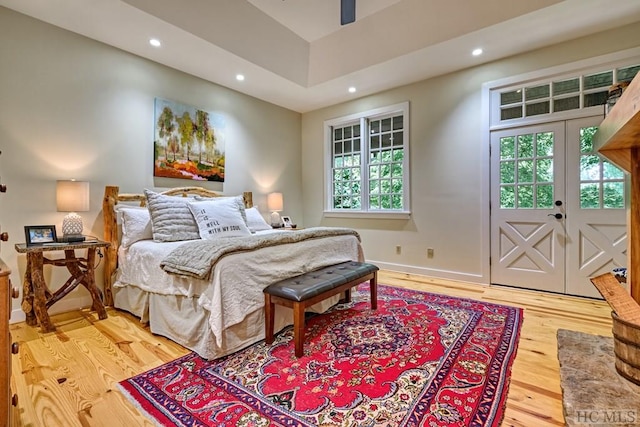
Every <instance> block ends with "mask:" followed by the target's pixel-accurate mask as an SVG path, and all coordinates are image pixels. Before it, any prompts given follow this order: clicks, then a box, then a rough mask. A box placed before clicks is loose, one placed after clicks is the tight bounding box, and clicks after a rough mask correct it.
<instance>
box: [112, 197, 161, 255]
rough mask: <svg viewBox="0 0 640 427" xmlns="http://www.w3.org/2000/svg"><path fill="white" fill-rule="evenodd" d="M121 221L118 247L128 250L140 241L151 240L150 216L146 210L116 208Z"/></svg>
mask: <svg viewBox="0 0 640 427" xmlns="http://www.w3.org/2000/svg"><path fill="white" fill-rule="evenodd" d="M116 209H117V211H118V213H119V214H120V218H121V219H122V237H121V238H120V245H121V246H123V247H125V248H128V247H129V246H131V245H132V244H134V243H135V242H138V241H140V240H151V239H153V231H152V229H151V215H150V214H149V210H148V209H146V208H142V209H141V208H135V207H124V206H123V207H117V208H116Z"/></svg>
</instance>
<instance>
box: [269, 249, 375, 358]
mask: <svg viewBox="0 0 640 427" xmlns="http://www.w3.org/2000/svg"><path fill="white" fill-rule="evenodd" d="M378 270H379V269H378V267H377V266H375V265H373V264H368V263H365V262H355V261H348V262H343V263H341V264H336V265H330V266H328V267H323V268H320V269H318V270H314V271H310V272H308V273H305V274H301V275H300V276H295V277H292V278H289V279H284V280H281V281H279V282H276V283H273V284H271V285H269V286H267V287H266V288H265V289H264V310H265V313H264V314H265V342H266V343H267V344H271V343H273V322H274V309H275V307H274V304H279V305H283V306H285V307H289V308H292V309H293V338H294V342H295V351H296V357H300V356H302V354H303V346H304V311H305V309H306V308H307V307H310V306H312V305H313V304H316V303H318V302H320V301H322V300H325V299H327V298H329V297H332V296H334V295H337V294H339V293H341V292H345V299H346V301H347V302H348V301H351V288H352V287H354V286H356V285H358V284H360V283H362V282H364V281H367V280H368V281H369V289H370V295H371V308H372V309H373V310H375V309H376V308H377V307H378Z"/></svg>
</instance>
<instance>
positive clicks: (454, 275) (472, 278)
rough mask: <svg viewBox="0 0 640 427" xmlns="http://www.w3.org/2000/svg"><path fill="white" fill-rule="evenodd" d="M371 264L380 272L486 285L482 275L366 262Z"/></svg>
mask: <svg viewBox="0 0 640 427" xmlns="http://www.w3.org/2000/svg"><path fill="white" fill-rule="evenodd" d="M367 262H370V263H371V264H375V265H377V266H378V267H380V269H381V270H390V271H397V272H400V273H407V274H420V275H422V276H429V277H437V278H440V279H448V280H458V281H461V282H471V283H477V284H479V285H488V284H489V283H488V282H486V281H485V280H484V279H483V277H482V274H471V273H460V272H457V271H448V270H438V269H435V268H427V267H416V266H413V265H405V264H394V263H389V262H382V261H374V260H367Z"/></svg>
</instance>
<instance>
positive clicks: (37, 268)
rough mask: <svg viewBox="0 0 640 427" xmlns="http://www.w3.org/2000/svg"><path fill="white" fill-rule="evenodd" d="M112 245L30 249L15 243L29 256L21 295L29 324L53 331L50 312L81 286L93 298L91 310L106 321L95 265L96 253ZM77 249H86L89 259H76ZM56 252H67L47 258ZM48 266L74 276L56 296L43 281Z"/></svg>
mask: <svg viewBox="0 0 640 427" xmlns="http://www.w3.org/2000/svg"><path fill="white" fill-rule="evenodd" d="M109 245H110V243H109V242H104V241H101V240H91V241H85V242H77V243H47V244H44V245H34V246H27V245H26V244H25V243H18V244H16V245H15V248H16V251H18V252H19V253H25V254H27V269H26V271H25V273H24V284H23V292H22V310H23V311H24V312H25V314H26V322H27V325H30V326H36V325H38V323H39V324H40V326H41V327H42V331H43V332H52V331H54V330H55V329H56V327H55V326H54V325H53V324H52V323H51V319H50V318H49V313H48V311H47V310H48V309H49V308H50V307H51V306H52V305H53V304H55V303H56V302H58V301H60V300H61V299H62V298H64V297H65V296H66V295H67V294H69V292H71V291H72V290H74V289H75V288H76V287H77V286H78V285H80V284H82V285H83V286H84V287H85V288H87V290H88V291H89V293H90V294H91V298H92V299H93V305H92V307H91V309H92V310H95V311H96V312H97V313H98V318H100V319H106V318H107V311H106V310H105V308H104V304H103V303H102V295H101V293H100V290H99V289H98V288H97V287H96V281H95V266H96V250H97V249H99V248H106V247H108V246H109ZM76 249H78V250H82V249H86V251H87V253H86V257H85V258H80V257H77V256H76V252H75V251H76ZM54 251H64V258H57V259H49V258H45V256H44V253H45V252H54ZM46 264H50V265H53V266H57V267H67V270H69V273H70V274H71V277H69V279H67V281H66V282H65V284H64V285H62V287H60V289H58V290H57V291H56V292H55V293H53V292H51V291H50V290H49V288H48V286H47V284H46V282H45V280H44V273H43V267H44V265H46Z"/></svg>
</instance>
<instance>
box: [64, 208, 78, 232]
mask: <svg viewBox="0 0 640 427" xmlns="http://www.w3.org/2000/svg"><path fill="white" fill-rule="evenodd" d="M62 234H63V235H65V236H66V235H69V234H76V235H82V217H81V216H80V215H78V214H77V213H75V212H69V213H68V214H67V216H65V217H64V219H63V220H62Z"/></svg>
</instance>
